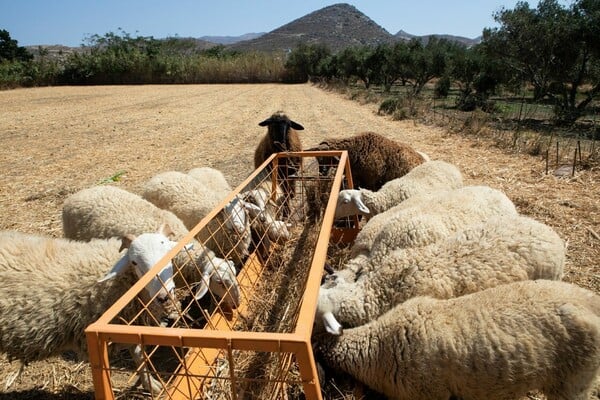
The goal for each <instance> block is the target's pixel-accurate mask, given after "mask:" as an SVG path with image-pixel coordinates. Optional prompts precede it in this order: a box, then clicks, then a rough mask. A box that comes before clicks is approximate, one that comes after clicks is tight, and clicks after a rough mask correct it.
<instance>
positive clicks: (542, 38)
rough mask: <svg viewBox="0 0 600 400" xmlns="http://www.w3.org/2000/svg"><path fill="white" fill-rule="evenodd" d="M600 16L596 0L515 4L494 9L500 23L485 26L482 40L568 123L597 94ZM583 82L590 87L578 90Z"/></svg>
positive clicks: (487, 48) (488, 49)
mask: <svg viewBox="0 0 600 400" xmlns="http://www.w3.org/2000/svg"><path fill="white" fill-rule="evenodd" d="M599 15H600V2H599V1H598V0H578V1H576V2H575V3H574V4H572V5H571V6H570V7H569V8H565V7H563V6H561V5H560V4H559V3H558V1H557V0H542V1H540V3H539V4H538V6H537V8H536V9H531V8H529V5H528V4H527V3H526V2H519V3H517V5H516V6H515V8H514V9H513V10H508V9H503V10H501V11H500V12H498V13H496V15H495V16H494V18H495V20H496V21H497V22H499V23H500V27H499V28H495V29H486V30H484V35H483V43H484V46H485V49H486V52H487V54H488V55H490V56H491V57H495V58H496V59H499V60H501V61H502V62H504V63H506V64H508V65H509V66H510V68H511V70H512V71H513V74H512V75H513V76H512V77H511V78H512V80H521V81H524V82H529V83H530V84H531V85H532V86H533V89H534V93H533V98H534V100H541V99H543V98H548V99H550V100H551V101H553V103H554V105H555V117H556V119H557V122H560V123H563V124H571V123H573V122H574V121H575V120H576V119H577V118H579V117H580V116H581V115H582V114H583V112H584V110H585V108H586V107H587V106H588V105H589V104H590V103H591V101H592V100H593V99H594V98H596V97H597V96H598V94H599V92H600V87H599V84H600V74H599V73H598V70H599V69H600V68H599V62H600V58H599V51H598V46H599V44H598V41H599V40H600V36H599V35H600V32H599V28H598V25H599V24H600V16H599ZM584 85H587V86H589V89H587V90H585V91H582V87H584ZM581 95H583V100H581V98H580V97H581Z"/></svg>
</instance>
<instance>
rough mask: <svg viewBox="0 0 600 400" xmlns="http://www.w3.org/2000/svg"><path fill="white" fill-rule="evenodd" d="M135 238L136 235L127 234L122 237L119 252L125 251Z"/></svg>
mask: <svg viewBox="0 0 600 400" xmlns="http://www.w3.org/2000/svg"><path fill="white" fill-rule="evenodd" d="M134 240H135V235H131V234H130V235H125V236H123V237H122V238H121V248H119V253H120V252H121V251H123V249H128V248H129V246H131V242H133V241H134Z"/></svg>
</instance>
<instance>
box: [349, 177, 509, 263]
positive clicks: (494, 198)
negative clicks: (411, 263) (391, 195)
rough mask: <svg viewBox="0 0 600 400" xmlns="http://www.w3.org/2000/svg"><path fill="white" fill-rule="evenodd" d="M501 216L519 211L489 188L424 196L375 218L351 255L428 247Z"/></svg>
mask: <svg viewBox="0 0 600 400" xmlns="http://www.w3.org/2000/svg"><path fill="white" fill-rule="evenodd" d="M499 215H517V210H516V208H515V206H514V204H513V203H512V201H510V199H509V198H508V197H506V195H505V194H504V193H502V192H501V191H499V190H496V189H492V188H490V187H487V186H466V187H463V188H459V189H454V190H438V191H435V192H430V193H424V194H422V195H417V196H413V197H411V198H409V199H407V200H405V201H404V202H402V203H400V204H399V205H397V206H395V207H392V208H391V209H389V210H387V211H386V212H384V213H381V214H379V215H376V216H375V217H373V218H372V219H371V220H370V221H369V222H368V223H367V224H366V225H365V226H364V228H363V229H362V230H361V231H360V232H359V234H358V235H357V236H356V239H355V241H354V244H353V246H352V251H351V254H352V256H353V257H354V256H356V255H357V254H360V253H362V252H366V253H369V254H371V255H372V256H373V255H375V254H380V255H382V254H385V253H386V252H387V251H389V250H391V249H394V248H399V247H412V246H424V245H427V244H430V243H433V242H435V241H436V240H439V239H442V238H444V237H447V236H448V235H450V234H452V233H455V232H458V231H460V230H462V229H464V228H466V227H467V226H468V225H471V224H475V223H480V222H483V221H485V220H486V219H488V218H490V217H494V216H499Z"/></svg>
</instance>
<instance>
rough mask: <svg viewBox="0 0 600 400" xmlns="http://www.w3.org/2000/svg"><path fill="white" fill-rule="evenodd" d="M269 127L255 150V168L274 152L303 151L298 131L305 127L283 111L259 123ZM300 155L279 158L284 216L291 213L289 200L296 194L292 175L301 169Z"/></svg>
mask: <svg viewBox="0 0 600 400" xmlns="http://www.w3.org/2000/svg"><path fill="white" fill-rule="evenodd" d="M258 125H259V126H266V127H267V134H266V135H265V136H264V137H263V138H262V139H261V141H260V142H259V143H258V145H257V146H256V149H255V151H254V168H258V167H260V166H261V165H262V164H263V163H264V162H265V160H266V159H267V158H269V157H270V156H271V154H273V153H280V152H295V151H302V143H301V141H300V136H298V131H301V130H304V127H303V126H302V125H300V124H299V123H297V122H294V121H292V120H291V119H290V118H289V117H288V116H287V115H286V114H285V113H284V112H283V111H277V112H275V113H274V114H273V115H271V116H270V117H269V118H267V119H265V120H264V121H262V122H260V123H259V124H258ZM301 163H302V160H301V158H300V157H285V158H281V159H279V160H278V167H277V178H278V179H279V180H280V182H281V183H280V184H281V188H282V189H283V192H284V193H285V198H284V202H283V206H284V207H283V213H284V216H287V215H288V214H289V201H290V200H291V199H292V198H293V197H294V195H295V182H294V180H293V179H290V178H289V177H290V176H293V175H296V174H297V173H298V171H299V170H300V165H301Z"/></svg>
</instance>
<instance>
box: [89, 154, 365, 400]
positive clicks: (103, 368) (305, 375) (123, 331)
mask: <svg viewBox="0 0 600 400" xmlns="http://www.w3.org/2000/svg"><path fill="white" fill-rule="evenodd" d="M290 156H296V157H316V156H329V157H339V160H338V164H337V169H336V172H335V176H334V177H333V180H332V185H331V192H330V195H329V199H328V202H327V206H326V208H325V211H324V214H323V219H322V224H321V227H320V230H319V234H318V240H317V244H316V247H315V248H314V253H313V254H312V261H311V264H310V270H309V272H308V278H307V282H306V285H305V290H304V293H303V295H302V300H301V303H302V304H301V306H300V309H299V314H298V318H297V323H296V325H295V329H294V330H293V332H291V333H268V332H245V331H235V330H229V328H228V324H227V322H226V320H225V317H224V316H223V315H222V314H221V313H220V312H215V313H213V314H212V315H211V318H210V320H209V322H208V323H207V326H209V325H210V326H212V328H211V329H189V328H171V327H168V328H163V327H155V326H139V325H123V324H115V323H111V321H113V320H115V318H116V317H117V315H118V314H119V312H121V310H123V308H124V307H126V306H127V304H129V303H130V302H131V301H134V299H135V297H136V296H137V295H138V294H139V293H140V292H141V291H142V290H143V289H144V287H145V286H146V285H147V284H148V283H149V282H150V280H151V279H152V277H153V276H154V275H155V274H156V273H157V272H158V271H160V270H161V269H162V268H163V267H164V266H165V265H166V264H167V262H168V260H170V259H171V258H173V257H174V256H175V254H176V253H177V252H179V251H180V250H181V249H182V248H183V247H184V245H185V244H186V243H189V242H190V241H191V240H192V239H193V238H194V237H195V236H196V234H197V233H198V232H199V231H200V230H201V229H202V228H203V227H204V226H205V225H206V224H207V223H208V222H209V221H210V220H211V219H212V218H214V217H215V216H216V215H217V213H218V212H219V210H221V209H222V208H223V207H224V206H225V204H227V203H228V202H229V201H231V200H232V199H233V198H234V197H235V196H236V195H237V194H238V193H239V192H240V191H241V190H243V189H244V188H246V187H247V186H248V185H249V184H251V182H252V181H253V179H254V178H256V177H257V176H258V174H259V173H260V172H261V171H262V170H263V169H265V168H267V166H268V165H269V164H271V163H272V164H273V168H274V169H275V168H276V166H277V164H278V162H279V161H280V160H281V159H282V158H283V157H290ZM334 165H335V164H334ZM342 166H343V168H341V167H342ZM344 175H345V177H344ZM272 176H273V177H274V178H273V179H274V180H275V179H277V174H276V173H273V174H272ZM343 179H346V185H347V187H349V188H352V177H351V173H350V166H349V163H348V153H347V152H346V151H310V152H289V153H277V154H273V155H271V156H270V157H269V158H268V159H267V160H266V161H265V162H264V163H263V164H262V165H261V166H260V167H259V168H257V169H256V170H255V171H254V173H252V174H251V175H250V176H249V177H248V178H247V179H246V180H245V181H244V182H242V183H241V184H240V185H239V186H238V187H237V188H236V189H235V190H233V191H232V192H230V193H229V195H228V196H227V197H226V198H225V199H223V201H222V202H221V204H220V205H219V206H217V207H216V208H215V209H214V210H213V211H211V212H210V213H209V214H208V215H207V216H206V217H205V218H203V219H202V220H201V221H200V222H199V223H198V224H197V225H196V226H195V227H194V229H192V230H191V231H190V232H189V233H188V234H187V235H186V236H185V237H184V238H183V239H182V240H180V241H179V242H178V244H177V245H176V246H175V247H174V248H173V249H172V250H171V251H170V252H169V253H168V254H167V255H165V257H163V259H161V260H160V261H159V262H158V263H157V264H156V265H155V266H154V267H153V268H152V269H151V270H150V271H149V272H148V273H146V274H145V275H144V276H143V277H142V278H140V279H139V281H138V282H136V283H135V284H134V285H133V286H132V287H131V288H130V289H129V290H128V291H127V292H126V293H125V294H124V295H123V296H122V297H121V298H120V299H119V300H118V301H117V302H115V303H114V304H113V305H112V306H111V307H110V308H109V309H108V310H107V311H106V312H105V313H104V314H103V315H102V316H101V317H100V318H99V319H98V320H97V321H96V322H94V323H92V324H91V325H89V326H88V327H87V329H86V338H87V345H88V352H89V359H90V363H91V369H92V377H93V382H94V390H95V397H96V399H97V400H111V399H115V393H114V392H113V388H112V384H111V376H110V373H111V366H110V362H109V351H108V348H109V344H112V343H117V344H132V345H137V344H140V345H144V346H146V345H156V346H172V347H177V348H179V347H181V348H186V351H187V353H186V355H185V357H184V360H185V361H184V362H183V363H182V364H181V365H180V367H179V371H180V372H181V371H183V372H181V373H178V374H175V375H174V378H173V379H169V385H168V390H167V391H166V392H165V393H164V394H162V395H161V396H160V398H168V399H191V398H199V397H197V396H199V394H198V393H199V391H198V388H199V387H201V386H202V385H203V384H205V383H206V381H204V380H207V381H208V380H210V379H211V371H210V370H209V369H210V368H207V367H206V360H207V354H210V355H214V357H215V358H216V357H217V354H218V353H220V352H223V351H224V352H226V354H227V356H228V358H229V359H230V360H231V355H232V351H233V350H252V351H260V352H262V351H264V352H273V353H290V354H292V355H293V357H295V361H296V362H297V365H298V368H299V372H300V377H301V381H302V387H303V391H304V394H305V396H306V399H308V400H321V399H322V395H321V390H320V386H319V380H318V375H317V369H316V364H315V360H314V356H313V352H312V347H311V334H312V327H313V322H314V317H315V310H316V304H317V297H318V292H319V287H320V283H321V278H322V274H323V268H324V264H325V261H326V257H327V247H328V245H329V243H330V240H331V241H332V242H336V243H337V242H350V241H352V240H353V239H354V236H355V235H356V233H357V232H358V228H357V227H358V218H357V217H354V227H353V228H347V229H336V228H332V226H333V220H334V213H335V208H336V202H337V199H338V194H339V190H340V187H341V184H342V182H343ZM262 272H263V265H262V264H261V263H260V261H259V260H258V258H257V257H256V254H255V253H253V254H251V255H250V257H249V259H248V261H247V262H246V263H245V265H244V267H243V268H242V270H241V272H240V274H239V275H238V281H239V284H240V286H244V285H249V286H250V287H252V285H253V283H254V282H256V280H258V279H260V276H261V274H262ZM247 306H248V305H247V304H245V302H244V301H242V303H241V304H240V306H239V308H238V309H237V310H235V311H234V312H235V313H243V312H244V311H245V310H246V309H247ZM209 349H212V350H209ZM200 350H201V353H202V356H203V363H196V362H194V360H195V359H196V358H197V357H196V355H197V354H198V353H199V351H200ZM210 355H209V356H208V357H211V356H210ZM213 360H214V358H213ZM289 362H291V361H289ZM201 364H202V365H201ZM209 364H210V362H209ZM186 371H189V372H190V375H193V376H191V378H192V379H194V380H195V381H193V382H190V381H189V378H190V377H186ZM199 377H202V378H199ZM232 379H233V373H232ZM232 392H233V393H232V398H233V399H235V398H236V394H235V390H232Z"/></svg>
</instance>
